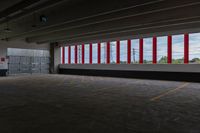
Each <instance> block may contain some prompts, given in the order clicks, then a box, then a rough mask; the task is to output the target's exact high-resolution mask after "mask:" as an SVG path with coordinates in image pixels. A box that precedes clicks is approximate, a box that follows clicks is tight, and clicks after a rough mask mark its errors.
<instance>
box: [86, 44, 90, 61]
mask: <svg viewBox="0 0 200 133" xmlns="http://www.w3.org/2000/svg"><path fill="white" fill-rule="evenodd" d="M89 52H90V50H89V44H86V45H85V64H89Z"/></svg>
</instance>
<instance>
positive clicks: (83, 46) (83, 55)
mask: <svg viewBox="0 0 200 133" xmlns="http://www.w3.org/2000/svg"><path fill="white" fill-rule="evenodd" d="M82 64H85V45H84V44H82Z"/></svg>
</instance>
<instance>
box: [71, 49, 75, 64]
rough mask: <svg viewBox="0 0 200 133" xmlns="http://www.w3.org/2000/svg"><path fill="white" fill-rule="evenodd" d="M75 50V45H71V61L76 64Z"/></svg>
mask: <svg viewBox="0 0 200 133" xmlns="http://www.w3.org/2000/svg"><path fill="white" fill-rule="evenodd" d="M74 51H75V46H71V63H72V64H74V63H75V61H74V59H75V58H74Z"/></svg>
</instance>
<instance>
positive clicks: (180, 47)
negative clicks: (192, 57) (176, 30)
mask: <svg viewBox="0 0 200 133" xmlns="http://www.w3.org/2000/svg"><path fill="white" fill-rule="evenodd" d="M172 40H173V41H172V63H173V64H183V63H184V35H175V36H172Z"/></svg>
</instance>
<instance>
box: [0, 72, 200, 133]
mask: <svg viewBox="0 0 200 133" xmlns="http://www.w3.org/2000/svg"><path fill="white" fill-rule="evenodd" d="M199 132H200V84H198V83H184V82H171V81H152V80H139V79H124V78H108V77H106V78H104V77H87V76H71V75H33V76H29V75H26V76H11V77H3V78H2V77H1V78H0V133H199Z"/></svg>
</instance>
